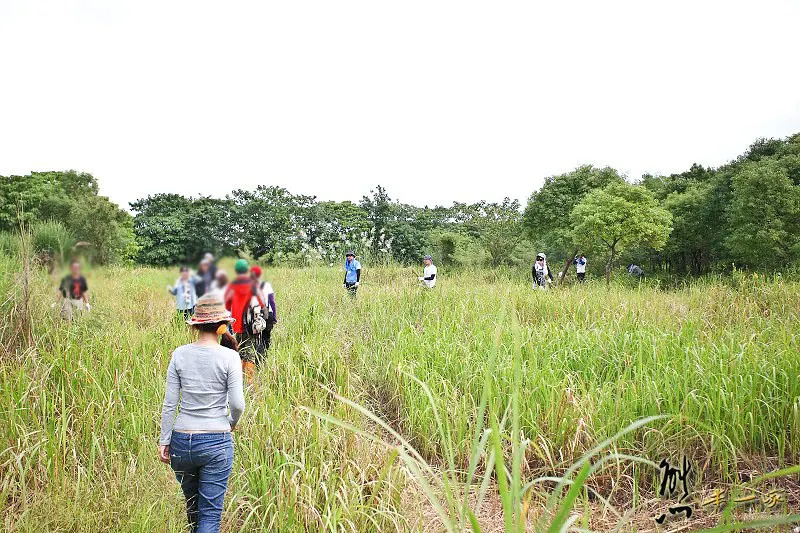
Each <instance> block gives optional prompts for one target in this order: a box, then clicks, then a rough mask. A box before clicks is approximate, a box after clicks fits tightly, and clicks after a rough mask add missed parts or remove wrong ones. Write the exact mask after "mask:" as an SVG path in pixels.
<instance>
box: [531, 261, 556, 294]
mask: <svg viewBox="0 0 800 533" xmlns="http://www.w3.org/2000/svg"><path fill="white" fill-rule="evenodd" d="M531 275H532V276H533V288H534V289H536V288H539V289H541V290H546V289H547V284H548V283H549V282H552V281H553V274H552V272H550V269H549V268H548V267H547V256H546V255H544V254H543V253H541V254H536V262H535V263H534V264H533V268H532V269H531Z"/></svg>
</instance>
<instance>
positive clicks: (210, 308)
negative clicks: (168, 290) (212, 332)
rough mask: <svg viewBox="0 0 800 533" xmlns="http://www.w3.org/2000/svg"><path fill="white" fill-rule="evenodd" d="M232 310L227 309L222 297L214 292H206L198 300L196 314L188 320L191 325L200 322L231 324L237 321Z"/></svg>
mask: <svg viewBox="0 0 800 533" xmlns="http://www.w3.org/2000/svg"><path fill="white" fill-rule="evenodd" d="M235 320H236V319H235V318H233V317H232V316H231V314H230V312H229V311H228V310H227V309H225V303H224V302H223V301H222V298H220V297H219V296H216V295H213V294H204V295H203V296H201V297H200V298H199V299H198V300H197V306H196V307H195V311H194V315H192V318H190V319H189V320H187V321H186V323H187V324H189V325H190V326H195V325H198V324H218V323H220V322H227V323H228V324H230V323H231V322H233V321H235Z"/></svg>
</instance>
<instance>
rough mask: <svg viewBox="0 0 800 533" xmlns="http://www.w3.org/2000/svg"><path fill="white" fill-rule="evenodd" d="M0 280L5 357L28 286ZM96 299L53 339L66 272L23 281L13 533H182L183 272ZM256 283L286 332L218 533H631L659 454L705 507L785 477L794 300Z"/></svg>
mask: <svg viewBox="0 0 800 533" xmlns="http://www.w3.org/2000/svg"><path fill="white" fill-rule="evenodd" d="M0 267H2V275H0V290H1V291H2V301H1V302H0V313H2V318H3V327H2V328H0V342H2V344H3V346H11V344H6V341H7V340H8V339H10V338H11V337H12V336H13V335H14V331H15V330H14V320H15V318H14V317H15V314H14V313H15V307H14V306H15V299H16V298H17V296H18V292H19V288H18V283H17V282H18V275H17V272H18V269H19V265H18V263H17V262H16V261H15V260H14V259H11V258H10V257H0ZM87 277H88V278H89V285H90V294H91V299H92V303H93V311H92V313H91V314H90V315H88V316H85V317H83V318H81V319H80V320H76V321H74V322H73V323H71V324H67V323H65V322H63V321H61V320H60V319H59V318H58V316H57V309H52V308H50V306H49V304H50V303H51V302H52V301H53V299H54V294H55V291H54V285H55V283H56V278H57V274H54V277H53V278H52V279H51V278H49V277H48V276H47V275H46V274H45V273H43V272H40V271H37V272H36V274H35V278H34V279H33V280H32V286H33V291H34V302H35V305H34V307H33V309H32V312H33V314H34V316H33V319H34V320H33V326H34V331H35V339H36V342H35V344H34V345H33V346H28V347H26V346H24V345H21V344H18V343H15V344H14V346H15V348H13V349H10V348H5V350H4V351H3V352H0V354H1V356H2V361H1V362H0V405H2V407H0V409H2V411H3V418H2V419H3V424H2V425H0V508H2V516H3V526H4V528H5V529H7V530H19V531H34V530H36V531H38V530H49V531H59V530H60V531H75V530H114V531H142V530H146V531H153V530H155V531H178V530H181V529H182V528H183V527H184V517H183V512H182V497H181V495H180V491H179V489H178V487H177V484H176V483H175V482H174V479H173V477H172V474H171V472H170V470H169V469H168V468H166V467H164V465H162V464H160V463H159V462H158V461H157V458H156V453H155V452H156V436H157V432H158V422H159V415H160V405H161V399H162V394H163V387H164V373H165V370H166V365H167V363H168V361H169V356H170V353H171V351H172V349H174V348H175V347H176V346H178V345H180V344H182V343H185V342H189V341H190V335H189V333H188V332H187V330H186V327H185V326H184V325H183V324H182V323H181V321H180V320H179V319H177V317H176V314H175V313H174V311H173V307H172V306H173V301H172V299H171V297H170V296H169V295H168V294H167V293H166V291H164V290H163V288H162V287H163V286H164V284H165V283H168V282H171V281H173V280H174V277H175V272H173V271H169V270H160V269H149V268H137V269H122V268H103V269H94V270H92V271H90V272H88V274H87ZM267 277H268V278H269V279H270V280H271V281H272V282H273V285H274V286H275V288H276V290H277V291H278V305H279V317H280V319H281V321H280V323H279V325H278V326H277V327H276V329H275V333H274V350H273V351H271V352H270V357H269V358H268V360H267V362H266V364H265V365H264V366H262V368H261V369H260V371H259V374H258V376H257V378H256V380H255V382H254V383H253V384H252V385H251V386H250V387H249V388H248V390H247V393H246V396H247V401H248V406H247V410H246V412H245V418H244V421H243V423H242V424H241V425H240V426H241V427H240V428H239V430H237V433H236V461H235V469H234V474H233V476H232V479H231V485H230V489H229V497H228V498H227V500H226V512H225V514H224V527H225V528H226V529H227V530H254V531H255V530H263V529H267V530H283V531H303V530H315V531H316V530H331V531H332V530H350V531H389V530H422V529H428V530H442V529H444V530H447V529H451V530H462V529H469V528H472V529H476V528H481V529H482V530H494V529H497V528H499V529H505V530H509V531H513V530H520V529H524V528H528V529H548V528H555V530H560V529H563V528H565V527H572V528H576V527H580V528H594V529H606V527H607V526H608V525H609V524H615V525H617V524H619V525H621V526H622V527H627V528H636V527H639V526H638V524H640V523H644V522H638V521H637V520H640V519H642V516H644V517H645V518H644V519H643V520H645V521H646V522H647V523H648V524H652V520H651V519H650V518H649V515H647V512H648V510H649V509H650V508H652V506H653V505H655V504H654V502H655V501H656V494H655V492H656V490H657V483H658V480H657V474H658V471H657V468H655V466H654V463H658V461H660V459H661V458H662V457H664V456H668V457H671V458H675V459H677V458H679V456H680V455H681V454H682V453H686V454H688V455H690V456H691V457H692V458H693V460H694V464H695V465H696V466H697V467H698V469H699V468H702V471H703V475H702V477H701V479H699V481H698V485H697V487H698V490H703V489H704V488H709V487H713V486H717V485H719V484H722V483H730V482H733V481H735V480H737V479H738V475H739V473H740V472H742V471H747V472H751V471H756V472H767V471H771V470H774V469H776V468H778V467H782V466H786V467H789V466H792V465H794V464H797V462H798V451H799V448H800V440H799V439H800V415H799V414H798V410H800V379H798V376H800V361H798V357H797V353H798V351H799V350H798V348H800V346H798V344H799V342H798V336H797V323H798V309H799V308H798V303H799V302H800V286H799V285H798V284H796V283H790V282H786V281H784V280H781V279H776V280H770V281H769V282H765V281H764V280H761V279H757V278H747V279H743V280H740V282H739V283H738V284H737V285H736V286H735V287H733V286H731V285H728V284H724V283H713V284H697V285H689V286H686V287H684V288H680V289H677V290H671V291H663V290H660V289H658V288H654V287H647V286H642V287H638V286H637V287H632V288H624V287H618V288H614V289H612V290H611V291H608V290H606V289H605V288H604V287H603V286H601V285H597V286H595V285H593V284H587V285H586V286H581V287H569V288H564V289H563V290H558V291H549V292H535V293H534V292H532V291H531V290H530V289H529V288H528V286H527V283H526V282H525V281H524V280H519V281H517V280H515V279H514V277H513V276H504V275H502V276H497V275H495V274H493V273H491V272H489V273H485V272H464V273H461V274H458V275H454V276H444V277H443V279H442V281H441V283H440V284H439V285H438V286H437V288H436V290H435V291H432V292H421V291H420V290H419V289H418V288H417V287H416V277H415V276H413V275H412V273H411V272H410V271H408V270H403V269H399V268H393V267H386V268H377V269H368V270H365V276H364V283H363V284H362V287H361V288H360V290H359V294H358V297H357V298H356V299H355V300H351V299H350V298H348V297H347V296H346V295H345V294H343V291H342V290H341V280H340V273H339V272H338V271H337V270H336V269H327V268H326V269H322V268H316V269H307V270H297V269H272V270H267ZM662 415H663V416H665V418H654V417H659V416H662ZM559 487H560V488H559ZM791 501H795V500H791ZM634 505H636V506H637V507H636V508H637V509H641V511H636V512H633V513H627V514H626V511H627V510H629V509H631V508H632V507H633V506H634ZM648 506H650V507H648ZM791 510H792V509H791V507H790V508H789V509H784V511H791ZM736 516H737V515H736V513H731V514H730V516H728V517H727V518H725V517H724V516H723V514H720V515H719V517H720V518H724V519H725V520H728V522H730V523H733V522H734V521H735V520H736V519H737V518H736ZM711 518H712V519H713V517H711ZM700 523H702V522H698V524H700ZM626 524H627V525H626Z"/></svg>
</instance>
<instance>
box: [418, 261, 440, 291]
mask: <svg viewBox="0 0 800 533" xmlns="http://www.w3.org/2000/svg"><path fill="white" fill-rule="evenodd" d="M422 262H423V263H424V264H425V269H424V270H423V271H422V276H420V277H419V281H420V282H421V283H422V285H423V286H424V287H427V288H428V289H432V288H434V287H435V286H436V265H434V264H433V257H431V256H429V255H426V256H425V257H423V258H422Z"/></svg>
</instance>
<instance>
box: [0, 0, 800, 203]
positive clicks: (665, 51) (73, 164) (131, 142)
mask: <svg viewBox="0 0 800 533" xmlns="http://www.w3.org/2000/svg"><path fill="white" fill-rule="evenodd" d="M798 27H800V2H798V1H796V0H786V1H764V0H762V1H759V2H752V1H749V2H736V1H731V0H723V1H707V0H704V1H697V0H692V1H671V2H643V1H640V0H637V1H630V2H614V1H603V2H598V1H596V0H592V1H586V2H582V1H569V2H552V1H551V2H534V1H519V2H517V1H503V2H476V1H471V0H458V1H437V0H426V1H408V0H406V1H402V2H398V1H395V2H385V1H376V0H366V1H358V2H357V1H335V2H334V1H330V0H325V1H300V0H298V1H252V2H246V1H235V2H220V1H214V2H206V1H198V0H191V1H168V0H132V1H116V0H115V1H108V0H94V1H89V0H86V1H68V0H53V1H40V0H2V1H0V175H9V174H26V173H28V172H30V171H32V170H62V169H71V168H74V169H76V170H81V171H86V172H90V173H92V174H93V175H94V176H95V177H97V178H98V179H99V181H100V187H101V192H102V193H103V194H106V195H109V196H110V197H111V198H112V199H113V200H115V201H117V202H119V203H120V204H122V205H123V206H126V204H127V202H129V201H132V200H134V199H136V198H139V197H143V196H146V195H147V194H149V193H157V192H178V193H183V194H186V195H189V194H198V193H202V194H210V195H213V196H224V195H225V194H226V193H227V192H228V191H230V190H232V189H234V188H240V187H244V188H253V187H255V186H256V185H257V184H267V185H281V186H285V187H287V188H288V189H289V190H290V191H292V192H295V193H304V194H313V195H317V196H318V197H319V198H320V199H323V200H346V199H349V200H354V201H355V200H358V199H359V198H360V197H361V196H362V195H363V194H366V193H368V192H369V190H370V189H371V188H374V186H375V185H377V184H379V183H380V184H382V185H384V186H385V187H387V189H388V191H389V194H390V195H391V196H392V197H393V198H397V199H400V200H402V201H405V202H408V203H414V204H417V205H424V204H429V205H433V204H437V203H438V204H447V205H449V204H450V203H451V202H452V201H454V200H458V201H466V202H474V201H478V200H481V199H484V200H490V201H498V200H501V199H502V198H503V197H504V196H510V197H512V198H519V199H521V200H523V201H524V200H525V199H526V198H527V197H528V195H529V194H530V193H531V192H532V191H533V190H534V189H535V188H537V187H538V186H539V185H540V184H541V182H542V180H543V179H544V177H546V176H548V175H552V174H556V173H561V172H565V171H568V170H570V169H572V168H574V167H575V166H577V165H579V164H583V163H593V164H595V165H611V166H614V167H615V168H617V169H619V170H620V171H622V172H625V173H627V174H628V176H629V177H632V178H637V177H639V176H640V175H641V174H642V173H644V172H650V173H670V172H679V171H682V170H685V169H686V168H688V167H689V165H691V163H693V162H699V163H703V164H706V165H719V164H721V163H724V162H726V161H728V160H730V159H732V158H733V157H735V156H736V155H738V154H740V153H741V152H743V151H744V150H745V149H746V147H747V146H748V145H749V144H750V143H751V142H752V141H753V140H754V139H755V138H756V137H759V136H764V137H783V136H786V135H789V134H791V133H795V132H798V131H800V69H798V68H797V66H798V55H797V54H798V51H800V42H799V41H798V30H797V29H798Z"/></svg>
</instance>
